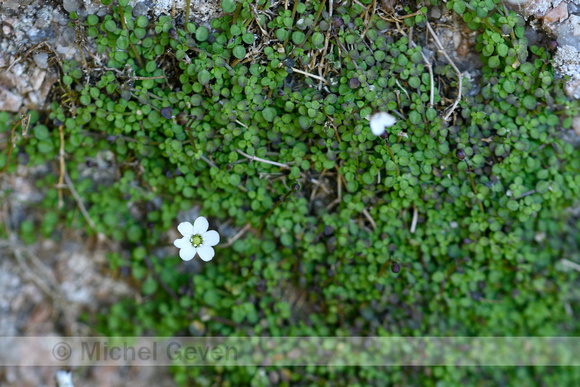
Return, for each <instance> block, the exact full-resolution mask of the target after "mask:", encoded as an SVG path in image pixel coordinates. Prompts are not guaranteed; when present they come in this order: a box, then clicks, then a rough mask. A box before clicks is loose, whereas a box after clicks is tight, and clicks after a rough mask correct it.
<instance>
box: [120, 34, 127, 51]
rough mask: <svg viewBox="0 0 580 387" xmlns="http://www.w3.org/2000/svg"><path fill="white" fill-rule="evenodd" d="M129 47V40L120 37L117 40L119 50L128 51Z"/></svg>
mask: <svg viewBox="0 0 580 387" xmlns="http://www.w3.org/2000/svg"><path fill="white" fill-rule="evenodd" d="M127 47H129V39H127V38H126V37H124V36H119V37H118V38H117V48H118V49H119V50H126V49H127Z"/></svg>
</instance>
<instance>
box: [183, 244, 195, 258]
mask: <svg viewBox="0 0 580 387" xmlns="http://www.w3.org/2000/svg"><path fill="white" fill-rule="evenodd" d="M195 253H196V248H195V247H193V246H192V245H189V246H187V247H184V248H182V249H181V250H179V258H181V259H183V260H184V261H191V259H192V258H193V257H195Z"/></svg>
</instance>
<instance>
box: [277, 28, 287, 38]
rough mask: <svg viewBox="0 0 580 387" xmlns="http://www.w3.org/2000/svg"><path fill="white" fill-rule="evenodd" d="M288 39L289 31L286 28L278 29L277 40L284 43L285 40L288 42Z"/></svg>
mask: <svg viewBox="0 0 580 387" xmlns="http://www.w3.org/2000/svg"><path fill="white" fill-rule="evenodd" d="M287 37H288V31H287V30H285V29H284V28H278V29H277V30H276V39H278V40H279V41H284V40H286V38H287Z"/></svg>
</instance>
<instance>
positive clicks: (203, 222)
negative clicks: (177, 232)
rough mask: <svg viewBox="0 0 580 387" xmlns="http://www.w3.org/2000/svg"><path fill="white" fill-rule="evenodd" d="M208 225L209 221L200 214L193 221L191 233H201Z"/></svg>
mask: <svg viewBox="0 0 580 387" xmlns="http://www.w3.org/2000/svg"><path fill="white" fill-rule="evenodd" d="M208 227H209V222H208V221H207V219H206V218H204V217H203V216H200V217H199V218H197V219H196V220H195V222H194V223H193V233H192V234H194V235H195V234H199V235H201V234H203V233H204V232H206V231H207V229H208Z"/></svg>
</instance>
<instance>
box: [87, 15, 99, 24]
mask: <svg viewBox="0 0 580 387" xmlns="http://www.w3.org/2000/svg"><path fill="white" fill-rule="evenodd" d="M98 22H99V17H98V16H97V15H89V16H87V24H88V25H89V26H94V25H95V24H97V23H98Z"/></svg>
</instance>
